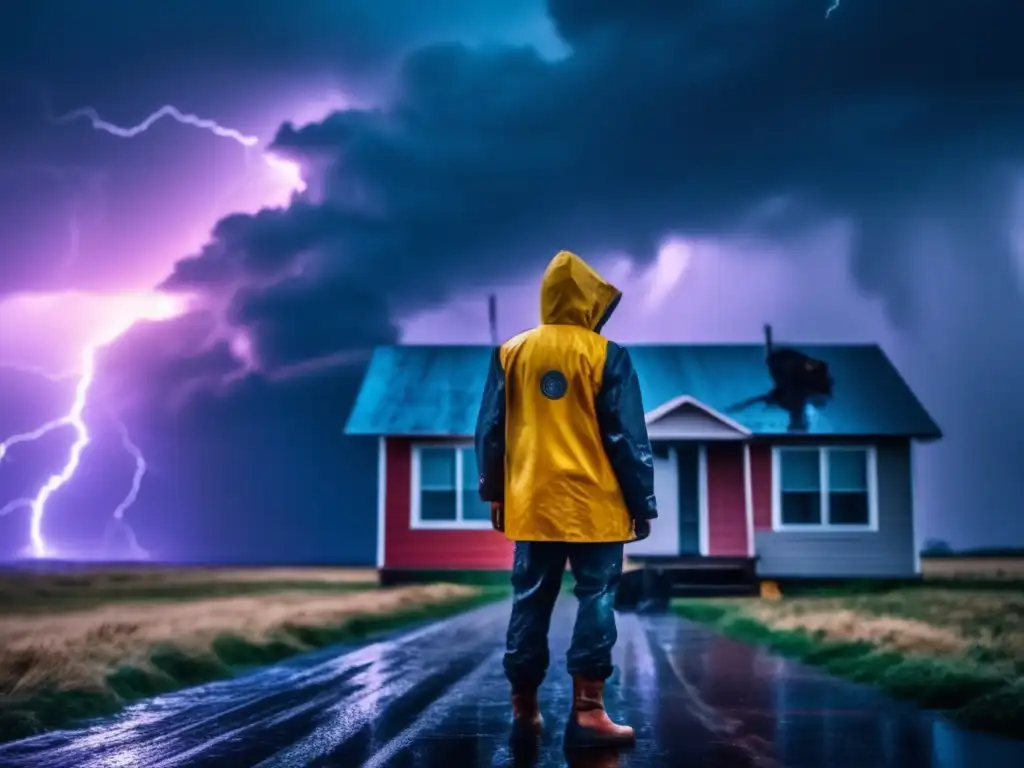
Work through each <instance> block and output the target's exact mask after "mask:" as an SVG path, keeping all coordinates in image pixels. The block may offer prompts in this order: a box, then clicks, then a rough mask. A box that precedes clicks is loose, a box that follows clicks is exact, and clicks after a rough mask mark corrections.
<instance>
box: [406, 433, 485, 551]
mask: <svg viewBox="0 0 1024 768" xmlns="http://www.w3.org/2000/svg"><path fill="white" fill-rule="evenodd" d="M437 448H449V449H451V450H453V451H455V482H456V484H457V492H456V494H455V519H454V520H423V519H422V517H421V516H420V461H421V452H422V451H423V450H424V449H426V450H431V449H437ZM472 450H475V448H474V446H473V443H471V442H468V441H461V440H460V441H454V440H453V441H450V442H449V441H438V442H431V443H414V444H413V446H412V462H411V463H412V482H411V483H410V484H409V485H410V490H411V494H410V496H411V498H410V499H409V511H410V527H411V528H412V529H413V530H416V531H424V530H432V531H438V530H442V531H451V530H456V531H475V530H490V528H491V521H490V520H463V519H462V505H463V491H466V490H476V489H475V488H473V489H466V488H463V487H462V482H463V476H462V463H463V462H462V454H463V451H472Z"/></svg>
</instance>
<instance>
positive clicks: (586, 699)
mask: <svg viewBox="0 0 1024 768" xmlns="http://www.w3.org/2000/svg"><path fill="white" fill-rule="evenodd" d="M634 740H635V735H634V733H633V729H632V728H630V727H629V726H628V725H618V724H617V723H614V722H612V720H611V718H610V717H608V713H607V712H605V709H604V680H587V679H585V678H582V677H574V678H573V679H572V712H571V713H570V714H569V721H568V722H567V723H566V725H565V747H566V749H580V748H584V747H614V746H626V745H629V744H632V743H633V742H634Z"/></svg>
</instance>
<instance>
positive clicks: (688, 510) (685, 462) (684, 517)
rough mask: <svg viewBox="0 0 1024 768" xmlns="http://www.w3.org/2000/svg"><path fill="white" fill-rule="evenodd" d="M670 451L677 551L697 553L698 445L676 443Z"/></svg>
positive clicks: (698, 520)
mask: <svg viewBox="0 0 1024 768" xmlns="http://www.w3.org/2000/svg"><path fill="white" fill-rule="evenodd" d="M674 453H675V455H676V464H677V465H678V470H677V473H676V474H677V477H678V483H677V485H676V493H675V498H674V501H675V506H676V508H677V510H678V511H677V512H676V514H677V515H678V516H679V549H678V553H679V554H680V555H700V447H699V445H698V444H697V443H678V444H677V445H676V447H675V449H674ZM655 485H657V482H655ZM655 493H658V491H657V490H655ZM659 514H660V513H659Z"/></svg>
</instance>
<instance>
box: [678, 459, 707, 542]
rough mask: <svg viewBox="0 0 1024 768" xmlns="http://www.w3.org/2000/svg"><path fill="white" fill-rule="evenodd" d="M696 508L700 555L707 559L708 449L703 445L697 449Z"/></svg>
mask: <svg viewBox="0 0 1024 768" xmlns="http://www.w3.org/2000/svg"><path fill="white" fill-rule="evenodd" d="M697 507H698V512H699V514H698V518H699V520H700V523H699V525H700V531H698V533H699V534H700V554H701V555H702V556H703V557H707V556H708V553H709V552H710V550H711V531H710V530H709V529H708V520H709V517H710V516H709V514H708V447H707V445H705V444H704V443H701V444H700V446H698V448H697ZM677 537H678V534H677Z"/></svg>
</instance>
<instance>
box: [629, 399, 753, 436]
mask: <svg viewBox="0 0 1024 768" xmlns="http://www.w3.org/2000/svg"><path fill="white" fill-rule="evenodd" d="M644 419H645V421H646V422H647V434H648V435H649V436H650V438H651V439H652V440H747V439H749V438H750V436H751V434H752V433H751V431H750V429H748V428H747V427H745V426H743V425H742V424H740V423H739V422H738V421H736V420H735V419H731V418H729V417H728V416H726V415H725V414H724V413H722V412H721V411H717V410H715V409H714V408H712V407H711V406H709V405H707V404H706V403H702V402H701V401H700V400H698V399H697V398H695V397H693V396H691V395H680V396H679V397H675V398H673V399H671V400H669V401H668V402H666V403H663V404H661V405H659V406H658V407H657V408H654V409H653V410H650V411H648V412H647V413H646V414H645V415H644Z"/></svg>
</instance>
